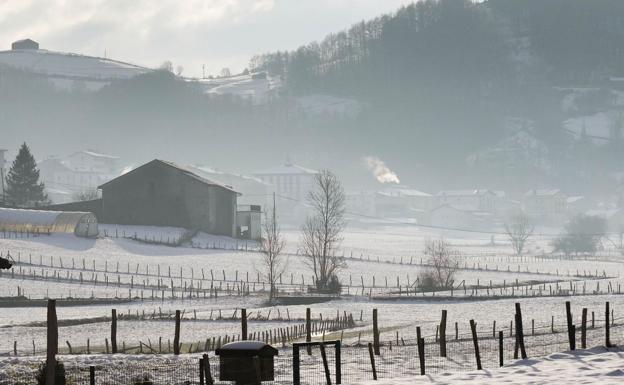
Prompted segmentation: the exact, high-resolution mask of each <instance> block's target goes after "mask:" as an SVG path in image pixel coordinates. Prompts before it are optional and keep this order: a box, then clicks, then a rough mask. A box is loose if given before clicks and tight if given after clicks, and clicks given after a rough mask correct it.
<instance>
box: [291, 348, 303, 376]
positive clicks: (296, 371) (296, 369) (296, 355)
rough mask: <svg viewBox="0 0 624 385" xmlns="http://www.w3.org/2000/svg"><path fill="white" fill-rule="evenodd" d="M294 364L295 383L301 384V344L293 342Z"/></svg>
mask: <svg viewBox="0 0 624 385" xmlns="http://www.w3.org/2000/svg"><path fill="white" fill-rule="evenodd" d="M292 365H293V368H292V373H293V385H301V372H300V368H299V345H298V344H296V343H295V344H293V358H292Z"/></svg>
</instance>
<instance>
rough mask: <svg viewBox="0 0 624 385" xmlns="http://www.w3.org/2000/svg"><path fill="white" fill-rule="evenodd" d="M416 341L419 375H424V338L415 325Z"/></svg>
mask: <svg viewBox="0 0 624 385" xmlns="http://www.w3.org/2000/svg"><path fill="white" fill-rule="evenodd" d="M416 343H417V344H418V362H419V365H420V375H421V376H424V375H425V340H424V338H422V337H421V336H420V326H418V327H416Z"/></svg>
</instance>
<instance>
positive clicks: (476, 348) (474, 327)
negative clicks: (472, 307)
mask: <svg viewBox="0 0 624 385" xmlns="http://www.w3.org/2000/svg"><path fill="white" fill-rule="evenodd" d="M470 330H471V331H472V343H473V344H474V351H475V359H476V360H477V370H482V369H483V367H482V366H481V354H480V353H479V337H478V336H477V325H476V324H475V322H474V320H472V319H471V320H470Z"/></svg>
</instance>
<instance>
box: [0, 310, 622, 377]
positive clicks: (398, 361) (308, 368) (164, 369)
mask: <svg viewBox="0 0 624 385" xmlns="http://www.w3.org/2000/svg"><path fill="white" fill-rule="evenodd" d="M610 334H611V341H612V342H613V343H617V342H618V341H621V340H622V339H623V338H624V324H622V325H613V326H611V328H610ZM478 337H479V338H478V346H479V351H480V359H481V363H482V366H483V368H485V369H493V368H496V367H498V366H499V359H500V354H501V349H500V345H499V344H500V342H501V341H500V340H499V338H498V335H497V334H496V336H495V335H494V333H492V332H491V331H490V332H485V331H481V332H479V333H478ZM575 338H576V341H579V342H577V348H580V347H581V346H580V341H581V330H580V328H579V329H578V330H576V333H575ZM524 342H525V347H526V352H527V355H528V357H530V358H536V357H542V356H546V355H549V354H552V353H557V352H562V351H567V350H569V349H570V346H569V339H568V334H567V331H566V330H565V329H564V328H559V329H558V330H555V332H553V331H552V325H548V326H541V327H538V328H536V329H535V332H533V330H531V331H530V332H529V333H528V334H527V335H525V338H524ZM586 343H587V346H588V347H592V346H604V344H605V325H604V320H596V324H595V327H594V328H592V327H589V328H588V329H587V331H586ZM515 345H516V337H515V335H512V334H511V333H506V335H504V336H503V339H502V347H503V348H502V357H503V361H504V362H505V363H509V362H511V361H513V360H514V359H516V358H518V357H519V354H520V353H519V352H518V353H515V350H516V349H515ZM379 350H380V352H379V353H380V354H379V355H375V356H374V365H375V371H376V374H377V377H378V378H380V379H383V378H395V377H410V376H418V375H420V374H421V367H420V357H419V354H418V347H417V345H416V343H415V340H402V341H401V343H400V344H399V345H396V344H392V343H389V342H386V343H384V344H383V345H382V346H380V348H379ZM325 351H326V360H327V368H328V372H329V375H330V377H331V381H332V383H336V381H335V375H336V350H335V349H334V348H333V347H331V346H329V345H328V347H327V348H326V349H325ZM446 351H447V357H440V344H439V340H437V339H436V337H435V336H427V337H425V338H424V353H425V354H424V362H425V373H426V374H437V373H448V372H466V371H473V370H476V369H477V365H476V357H475V347H474V342H473V339H472V338H471V336H468V335H460V336H457V339H455V338H451V339H450V340H448V341H447V343H446ZM340 356H341V358H340V367H341V369H340V371H341V379H342V383H344V384H348V383H353V382H356V381H361V380H366V379H372V378H373V365H372V361H371V356H370V353H369V349H368V346H364V345H359V346H358V345H351V346H342V348H341V353H340ZM208 357H209V362H210V364H209V365H210V371H209V373H210V375H211V376H212V377H213V379H214V382H213V383H214V384H218V385H220V384H230V383H232V382H230V381H221V380H220V377H221V369H222V368H221V366H220V365H219V359H220V357H217V356H215V355H214V354H213V353H210V354H209V356H208ZM200 358H201V356H200V355H196V354H194V355H182V356H177V357H176V356H170V355H152V356H151V357H150V356H149V355H146V356H144V357H142V358H141V359H137V358H136V356H124V355H116V356H100V359H96V360H94V361H93V363H92V364H89V363H87V362H85V361H81V360H75V359H71V358H69V359H67V360H66V361H65V379H66V382H65V383H66V384H75V385H81V384H85V385H87V384H91V383H92V382H91V380H92V377H93V380H94V383H96V384H102V385H117V384H119V385H121V384H124V385H125V384H130V385H172V384H208V383H209V382H208V379H207V378H202V377H203V375H202V374H201V372H202V369H201V366H200V362H199V359H200ZM60 360H61V361H63V357H60ZM298 361H299V373H300V378H301V384H305V385H316V384H326V383H327V380H326V371H325V366H324V363H323V359H322V355H321V354H320V348H319V346H313V347H311V348H310V354H308V352H307V349H306V348H303V349H301V354H300V355H299V357H298ZM40 365H41V363H39V362H36V361H31V364H30V366H29V367H28V368H23V367H22V368H21V369H20V370H15V371H13V372H12V371H11V370H8V371H6V373H5V374H4V376H5V377H4V378H2V377H0V385H5V384H6V385H31V384H36V383H37V371H38V370H39V367H40ZM293 365H294V361H293V352H292V350H290V349H288V348H285V349H281V350H280V351H279V355H278V356H276V357H275V362H274V375H273V380H272V381H267V382H266V383H272V384H279V385H282V384H283V385H285V384H293ZM91 367H93V369H91ZM247 369H250V368H247ZM91 371H93V373H91Z"/></svg>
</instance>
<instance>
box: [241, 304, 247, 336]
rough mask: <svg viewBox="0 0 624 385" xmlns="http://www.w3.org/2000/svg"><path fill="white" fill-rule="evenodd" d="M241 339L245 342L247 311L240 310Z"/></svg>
mask: <svg viewBox="0 0 624 385" xmlns="http://www.w3.org/2000/svg"><path fill="white" fill-rule="evenodd" d="M241 339H242V340H243V341H247V309H241Z"/></svg>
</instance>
